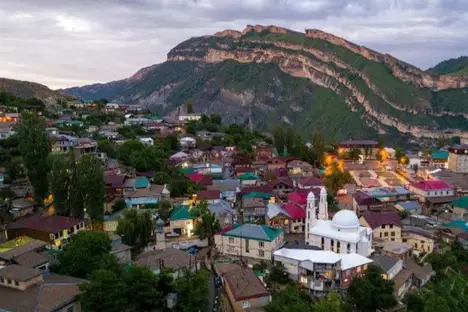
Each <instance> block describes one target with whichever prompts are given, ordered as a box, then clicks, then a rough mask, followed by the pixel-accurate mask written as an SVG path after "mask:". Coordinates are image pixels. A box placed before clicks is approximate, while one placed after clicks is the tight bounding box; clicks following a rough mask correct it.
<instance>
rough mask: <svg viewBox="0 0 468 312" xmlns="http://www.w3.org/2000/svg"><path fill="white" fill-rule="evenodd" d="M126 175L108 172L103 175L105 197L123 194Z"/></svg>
mask: <svg viewBox="0 0 468 312" xmlns="http://www.w3.org/2000/svg"><path fill="white" fill-rule="evenodd" d="M125 179H126V176H125V175H123V174H110V175H105V176H104V185H105V190H106V196H107V197H111V198H112V197H114V196H118V197H120V196H123V187H124V184H125Z"/></svg>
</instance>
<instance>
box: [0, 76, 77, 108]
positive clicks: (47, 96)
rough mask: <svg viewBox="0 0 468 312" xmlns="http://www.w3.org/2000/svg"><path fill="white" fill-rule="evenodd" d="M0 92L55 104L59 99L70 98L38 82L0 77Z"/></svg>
mask: <svg viewBox="0 0 468 312" xmlns="http://www.w3.org/2000/svg"><path fill="white" fill-rule="evenodd" d="M0 92H9V93H12V94H13V95H15V96H17V97H20V98H23V99H29V98H37V99H39V100H42V101H44V103H46V104H55V103H57V100H59V99H60V100H71V99H72V97H71V96H70V95H66V94H61V93H59V92H56V91H53V90H51V89H49V88H48V87H46V86H44V85H42V84H39V83H35V82H29V81H21V80H14V79H7V78H0Z"/></svg>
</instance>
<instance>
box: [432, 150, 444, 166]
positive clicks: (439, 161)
mask: <svg viewBox="0 0 468 312" xmlns="http://www.w3.org/2000/svg"><path fill="white" fill-rule="evenodd" d="M448 160H449V152H448V151H443V150H438V151H434V152H432V154H431V159H430V162H429V164H430V166H431V167H434V168H444V169H447V168H448Z"/></svg>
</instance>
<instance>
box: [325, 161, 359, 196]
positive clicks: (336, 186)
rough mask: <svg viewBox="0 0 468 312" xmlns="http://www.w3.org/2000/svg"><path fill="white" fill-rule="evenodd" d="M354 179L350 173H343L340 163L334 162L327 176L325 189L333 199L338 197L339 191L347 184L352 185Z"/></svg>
mask: <svg viewBox="0 0 468 312" xmlns="http://www.w3.org/2000/svg"><path fill="white" fill-rule="evenodd" d="M352 181H353V178H352V177H351V174H350V173H349V171H341V170H340V168H339V166H338V163H336V162H333V163H332V164H331V165H330V168H329V169H327V172H326V176H325V187H326V188H327V192H328V194H330V195H332V196H333V197H335V196H336V194H337V193H338V191H339V190H340V189H342V188H343V187H344V185H345V184H347V183H351V182H352Z"/></svg>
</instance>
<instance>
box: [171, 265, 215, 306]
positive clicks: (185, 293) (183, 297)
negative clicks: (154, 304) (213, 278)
mask: <svg viewBox="0 0 468 312" xmlns="http://www.w3.org/2000/svg"><path fill="white" fill-rule="evenodd" d="M209 278H210V273H209V272H208V271H200V272H197V273H194V272H191V271H189V270H185V271H184V273H183V278H178V279H177V280H176V281H175V283H174V287H175V291H176V292H177V306H176V310H177V311H184V312H198V311H205V310H206V307H207V305H208V279H209Z"/></svg>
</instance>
